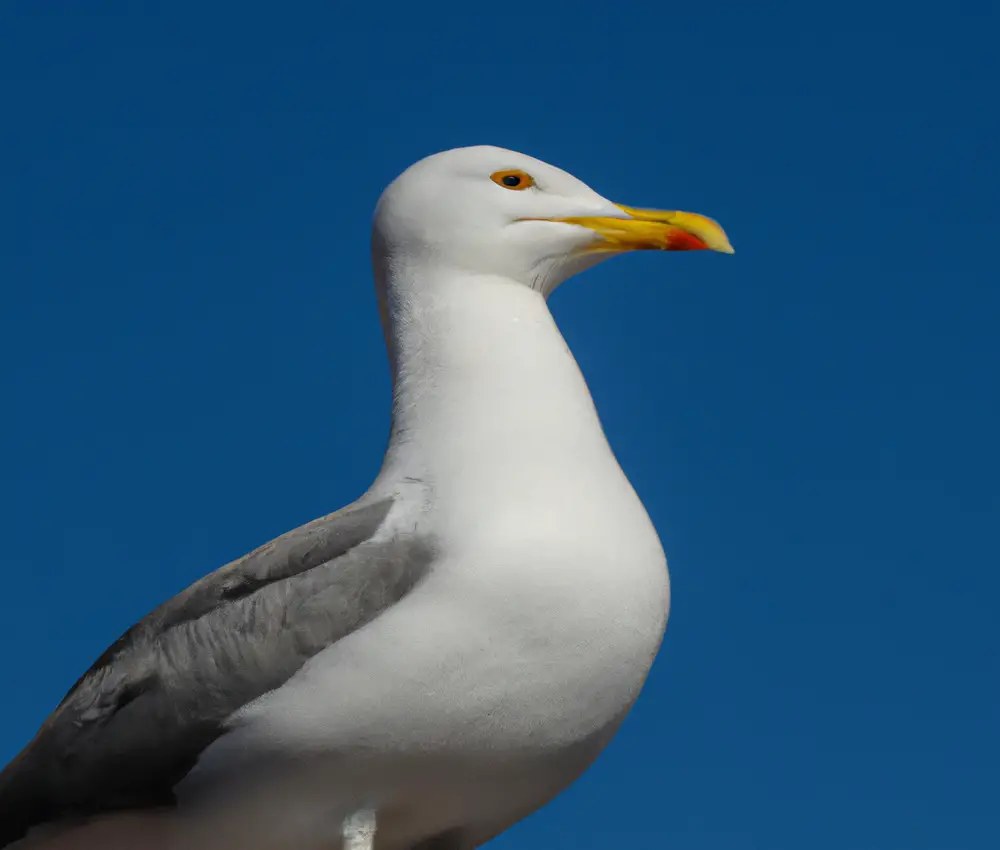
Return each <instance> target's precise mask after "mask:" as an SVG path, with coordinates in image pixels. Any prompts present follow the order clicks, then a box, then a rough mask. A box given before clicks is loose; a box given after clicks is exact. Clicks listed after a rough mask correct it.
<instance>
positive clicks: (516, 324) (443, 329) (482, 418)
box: [380, 267, 617, 489]
mask: <svg viewBox="0 0 1000 850" xmlns="http://www.w3.org/2000/svg"><path fill="white" fill-rule="evenodd" d="M395 273H396V274H397V275H399V274H405V275H406V279H405V280H399V279H390V280H387V281H385V282H384V285H385V289H384V290H383V292H384V294H385V301H384V313H385V314H386V315H385V318H386V323H387V331H386V336H387V343H388V346H389V351H390V359H391V362H392V373H393V405H392V431H391V437H390V442H389V448H388V451H387V453H386V459H385V464H384V467H383V470H382V474H381V475H380V478H381V479H382V480H386V479H393V480H395V481H397V482H398V481H400V480H402V479H404V478H410V479H419V480H421V481H424V482H425V483H428V484H431V485H432V486H440V485H441V484H443V483H444V481H442V480H441V479H442V477H446V478H453V477H456V476H459V475H461V473H462V471H472V470H475V471H476V473H477V475H476V478H477V479H478V480H479V481H480V482H481V481H484V480H489V479H490V474H491V472H493V473H495V475H496V476H501V477H504V478H509V477H510V476H511V475H512V474H516V471H517V470H518V469H522V470H524V472H525V473H526V474H527V473H530V472H531V471H532V470H534V472H535V475H534V477H535V478H538V477H539V476H538V475H537V473H538V472H540V471H541V470H542V469H546V470H551V469H552V466H553V465H554V464H557V465H563V464H570V465H572V464H580V463H581V462H583V460H582V459H584V458H587V457H591V458H592V457H593V456H594V455H595V454H596V455H598V456H599V457H600V458H601V459H602V460H604V461H610V462H611V463H613V464H614V459H613V457H612V456H611V453H610V450H609V448H608V445H607V441H606V440H605V438H604V433H603V431H602V430H601V426H600V422H599V421H598V417H597V412H596V410H595V409H594V404H593V401H592V399H591V397H590V393H589V391H588V390H587V385H586V383H585V382H584V379H583V376H582V375H581V374H580V370H579V368H578V366H577V364H576V361H575V360H574V359H573V356H572V354H571V353H570V351H569V348H568V347H567V346H566V343H565V341H564V340H563V338H562V336H561V334H560V333H559V331H558V329H557V328H556V325H555V322H554V321H553V319H552V316H551V314H550V313H549V310H548V307H547V306H546V304H545V300H544V298H543V297H542V296H541V295H540V294H539V293H537V292H534V291H532V290H530V289H528V288H527V287H525V286H523V285H521V284H519V283H516V282H513V281H509V280H505V279H503V278H496V277H476V276H473V275H470V274H468V273H464V272H453V273H450V274H449V273H442V271H441V269H440V268H436V269H435V270H434V272H433V274H430V273H429V272H428V271H427V270H426V269H422V268H420V267H417V268H413V267H409V268H406V269H405V270H397V271H396V272H395ZM389 274H391V272H389ZM615 468H616V469H617V464H615ZM520 483H522V484H524V485H525V486H529V489H530V488H531V487H537V481H534V482H528V481H524V482H520Z"/></svg>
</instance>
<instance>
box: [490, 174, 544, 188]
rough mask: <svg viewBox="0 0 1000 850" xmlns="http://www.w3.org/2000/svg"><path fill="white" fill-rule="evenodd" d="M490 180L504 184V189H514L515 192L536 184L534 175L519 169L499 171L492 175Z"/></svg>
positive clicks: (498, 184) (499, 184)
mask: <svg viewBox="0 0 1000 850" xmlns="http://www.w3.org/2000/svg"><path fill="white" fill-rule="evenodd" d="M490 180H492V181H493V182H494V183H496V184H497V186H503V187H504V189H513V190H514V191H515V192H520V191H522V190H523V189H530V188H531V187H532V186H534V185H535V178H534V177H532V176H531V175H530V174H527V173H525V172H524V171H520V170H518V169H512V170H510V171H497V172H495V173H493V174H491V175H490Z"/></svg>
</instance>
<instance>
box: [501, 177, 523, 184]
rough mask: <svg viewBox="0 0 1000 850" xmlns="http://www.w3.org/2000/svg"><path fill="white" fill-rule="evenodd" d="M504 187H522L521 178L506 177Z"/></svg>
mask: <svg viewBox="0 0 1000 850" xmlns="http://www.w3.org/2000/svg"><path fill="white" fill-rule="evenodd" d="M503 185H504V186H520V185H521V178H520V177H518V176H517V175H516V174H508V175H506V176H505V177H504V178H503Z"/></svg>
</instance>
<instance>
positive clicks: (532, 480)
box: [199, 279, 669, 812]
mask: <svg viewBox="0 0 1000 850" xmlns="http://www.w3.org/2000/svg"><path fill="white" fill-rule="evenodd" d="M438 285H439V287H441V286H444V287H445V288H444V289H439V290H437V291H435V292H432V293H429V294H428V295H427V297H426V298H425V300H424V301H423V302H417V303H413V302H410V303H408V305H407V309H408V310H409V312H408V314H407V315H403V316H397V317H395V321H394V328H395V329H396V334H397V336H396V338H395V339H394V340H393V345H394V349H395V351H396V358H397V374H396V376H395V377H396V393H395V399H394V408H393V436H392V440H391V444H390V447H389V450H388V452H387V454H386V460H385V464H384V466H383V470H382V473H381V474H380V476H379V478H378V480H377V482H376V484H375V485H374V488H373V489H374V490H375V491H376V492H377V493H392V494H393V495H395V496H396V497H397V502H396V506H395V507H394V509H393V512H392V513H391V514H390V516H389V518H388V521H387V524H386V525H385V526H384V528H383V530H382V532H381V533H382V534H391V533H393V532H394V530H396V529H405V530H406V531H414V530H415V531H416V532H417V533H424V534H430V535H433V536H434V537H435V538H436V539H437V540H438V543H439V547H440V552H441V557H440V559H439V560H438V561H437V562H435V564H434V565H433V567H432V571H431V573H430V575H429V577H428V578H427V579H426V580H425V581H424V582H423V583H422V584H421V585H419V587H418V588H417V589H416V590H415V591H414V592H413V593H411V595H410V596H408V597H407V598H405V599H404V600H403V601H402V602H400V603H399V604H397V605H396V606H394V607H393V608H392V609H390V610H389V611H387V612H385V613H384V614H382V615H381V616H380V617H378V618H377V619H376V620H374V621H373V622H371V623H370V624H368V625H367V626H366V627H364V628H363V629H361V630H359V631H357V632H355V633H354V634H352V635H350V636H348V637H347V638H345V639H343V640H341V641H339V642H338V643H337V644H335V645H333V646H331V647H330V648H329V649H327V650H326V651H324V652H323V653H321V654H320V655H319V656H317V657H315V658H314V659H312V661H311V662H310V663H308V664H307V665H306V666H305V667H304V668H303V669H302V671H300V673H299V674H297V675H296V676H295V677H294V678H293V679H292V680H290V681H289V682H288V683H287V684H286V685H285V686H283V687H282V688H280V689H278V690H277V691H274V692H272V693H271V694H269V695H267V696H266V697H265V698H263V699H261V700H258V701H257V702H256V703H254V704H253V705H252V706H251V707H249V708H248V709H247V710H245V711H244V712H242V713H241V716H240V718H239V729H238V731H237V732H235V733H234V734H231V735H229V736H227V737H225V738H223V739H221V740H220V741H219V742H217V743H216V744H215V745H213V747H212V748H210V750H209V751H208V753H207V754H206V758H205V759H203V762H202V765H201V766H200V768H199V770H209V771H210V770H212V769H218V768H220V767H224V766H225V765H226V764H230V765H231V764H234V763H237V762H238V761H240V760H241V755H240V754H246V753H248V752H255V751H260V750H261V749H269V748H270V745H271V744H275V743H280V747H279V749H280V750H281V751H282V752H288V751H289V750H292V751H300V752H302V753H303V754H309V755H325V756H326V757H328V763H329V765H331V771H332V772H331V773H330V775H329V777H328V778H329V779H330V782H331V787H330V788H329V789H328V791H329V794H333V795H334V796H337V795H338V794H340V795H343V794H350V795H354V796H356V797H357V799H354V800H353V801H342V802H344V805H345V806H347V807H348V808H349V806H350V805H353V804H355V803H359V804H360V803H364V804H370V802H371V800H370V798H372V797H380V798H381V799H382V800H383V801H384V800H385V799H387V798H390V797H391V798H392V799H394V800H397V802H399V800H400V799H402V798H407V795H410V796H411V797H412V795H414V794H416V793H417V790H416V786H417V785H427V787H429V785H428V783H429V779H428V775H427V772H428V768H427V765H429V764H434V765H436V767H435V768H434V774H435V776H437V777H438V778H439V779H442V782H443V785H442V788H444V789H446V790H447V793H446V794H444V791H442V793H443V794H444V796H446V797H449V799H457V800H460V801H461V800H464V803H462V805H466V806H474V805H475V801H476V800H477V799H480V798H483V797H485V796H488V790H487V786H489V784H490V782H491V781H492V780H491V778H490V775H489V771H495V770H504V771H509V770H516V769H522V768H523V770H524V771H525V772H526V775H532V776H536V777H537V782H538V785H537V788H535V790H533V791H531V792H530V794H533V795H534V796H535V797H538V796H539V795H542V796H544V795H545V794H551V793H555V792H556V791H558V790H559V789H560V788H561V787H562V786H564V785H565V784H567V783H568V782H570V781H571V780H572V779H573V778H574V777H575V776H576V775H577V773H578V772H579V771H580V770H581V769H582V767H583V766H585V764H586V762H588V761H589V760H590V759H591V758H593V756H594V755H596V753H597V752H598V751H599V749H600V748H601V747H602V746H603V744H604V743H606V742H607V739H608V737H609V736H610V735H611V734H612V733H613V731H614V729H615V728H616V727H617V724H618V723H619V722H620V720H621V718H622V717H623V716H624V713H625V712H626V711H627V710H628V708H629V707H630V705H631V703H632V701H633V700H634V699H635V697H636V696H637V695H638V692H639V689H640V688H641V686H642V683H643V681H644V679H645V677H646V674H647V672H648V670H649V667H650V665H651V663H652V660H653V656H654V655H655V653H656V650H657V647H658V646H659V641H660V638H661V636H662V633H663V628H664V626H665V623H666V618H667V610H668V606H669V588H668V580H667V573H666V563H665V559H664V555H663V551H662V549H661V547H660V542H659V539H658V538H657V535H656V533H655V530H654V529H653V527H652V524H651V523H650V521H649V519H648V517H647V515H646V512H645V510H644V509H643V507H642V504H641V503H640V502H639V500H638V498H637V497H636V495H635V493H634V491H633V489H632V487H631V486H630V484H629V483H628V481H627V480H626V478H625V476H624V474H623V473H622V471H621V469H620V468H619V466H618V464H617V462H616V461H615V458H614V456H613V454H612V452H611V450H610V448H609V447H608V445H607V442H606V440H605V437H604V434H603V432H602V430H601V427H600V423H599V421H598V418H597V414H596V412H595V410H594V406H593V403H592V401H591V398H590V395H589V392H588V391H587V387H586V384H585V383H584V380H583V378H582V376H581V375H580V372H579V369H578V368H577V365H576V363H575V361H574V360H573V358H572V355H571V354H570V353H569V351H568V349H567V347H566V345H565V343H564V342H563V340H562V337H561V336H560V334H559V332H558V330H557V329H556V327H555V324H554V323H553V321H552V318H551V316H550V315H549V313H548V310H547V308H546V306H545V303H544V301H543V300H542V299H541V297H540V296H538V295H537V294H536V293H533V292H531V291H529V290H527V289H525V288H524V287H522V286H520V285H517V284H506V283H504V282H486V283H483V282H481V281H477V282H469V281H467V280H461V279H456V280H454V281H451V282H450V283H449V284H447V285H446V284H442V283H441V282H439V283H438ZM432 295H433V296H434V297H431V296H432ZM477 752H479V753H484V754H489V757H488V758H485V759H484V761H483V763H482V766H481V767H482V769H479V768H474V769H472V768H470V767H469V758H470V754H474V753H477ZM406 753H408V754H411V755H412V756H413V758H414V760H415V762H414V763H415V764H417V765H420V764H423V765H424V768H420V767H418V768H416V772H417V774H418V775H419V776H420V777H421V778H420V780H419V782H417V783H416V784H415V785H414V786H413V787H411V788H409V790H404V791H400V790H399V789H398V788H397V789H396V790H392V791H390V790H389V789H388V785H389V784H392V783H395V782H396V780H395V779H391V778H390V775H389V774H390V773H391V774H392V775H396V776H398V775H399V769H400V768H399V764H400V762H399V757H400V755H401V754H406ZM504 753H507V754H508V756H507V757H502V756H503V754H504ZM560 753H563V755H560ZM581 754H582V755H581ZM383 756H385V757H389V756H391V757H392V762H393V769H392V771H388V772H386V773H381V772H379V771H378V770H377V769H376V768H372V767H371V765H373V764H376V763H378V762H379V760H380V757H383ZM452 756H454V760H455V763H454V764H453V768H454V771H453V772H452V771H450V770H449V769H448V768H447V767H445V768H441V765H442V764H444V765H448V764H450V763H451V761H450V759H451V758H452ZM539 757H541V758H542V759H543V761H544V760H545V759H548V760H549V763H550V767H549V768H548V769H544V768H540V767H539V765H538V764H537V763H536V762H537V759H538V758H539ZM422 760H423V761H422ZM458 763H461V764H462V765H464V767H462V768H459V766H458ZM518 764H521V765H522V768H517V767H516V765H518ZM363 765H368V767H363ZM529 765H530V768H529ZM442 770H443V773H442ZM469 770H471V774H470V773H469ZM363 776H367V777H368V778H367V779H364V778H363ZM442 777H443V778H442ZM449 777H450V779H449ZM493 778H494V779H495V778H496V777H493ZM477 782H478V783H480V784H481V786H482V787H480V788H479V789H478V790H477V789H476V788H475V787H474V786H475V785H476V783H477ZM431 784H433V783H431ZM529 785H530V783H529ZM525 787H526V788H527V787H528V786H527V785H526V786H525ZM532 787H534V786H532ZM426 790H427V788H424V791H426ZM439 790H441V789H439ZM525 793H526V794H528V793H529V792H528V791H526V792H525ZM329 794H328V795H327V799H329ZM358 795H360V796H358ZM366 800H367V801H368V802H366ZM540 802H542V801H541V800H539V799H530V800H528V799H526V800H523V801H520V802H518V801H512V802H511V806H512V809H511V811H512V812H513V811H514V810H515V809H516V808H517V807H518V806H522V807H523V806H528V807H529V808H530V807H531V806H533V805H538V804H540ZM411 803H412V799H411ZM399 805H403V806H404V808H405V805H404V804H403V803H399ZM491 805H492V806H493V807H494V810H495V806H496V800H495V798H494V799H493V800H492V802H491Z"/></svg>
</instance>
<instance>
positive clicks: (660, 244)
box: [554, 204, 734, 254]
mask: <svg viewBox="0 0 1000 850" xmlns="http://www.w3.org/2000/svg"><path fill="white" fill-rule="evenodd" d="M615 206H616V207H618V208H619V209H620V210H622V212H625V213H627V214H628V215H629V218H612V217H610V216H609V217H604V216H580V217H576V218H559V219H554V220H555V221H561V222H564V223H565V224H578V225H580V226H581V227H586V228H588V229H590V230H593V231H594V232H595V233H598V234H600V235H601V237H602V239H601V241H600V242H595V243H594V245H593V246H592V247H591V248H590V249H589V250H591V251H637V250H639V251H641V250H651V249H652V250H660V251H698V250H705V249H708V250H711V251H720V252H722V253H723V254H732V253H734V251H733V246H732V245H730V244H729V239H728V238H727V236H726V232H725V231H724V230H723V229H722V228H721V227H719V225H718V224H717V223H716V222H714V221H713V220H712V219H710V218H707V217H706V216H703V215H698V214H697V213H689V212H678V211H676V210H675V211H666V210H640V209H636V208H634V207H624V206H622V205H621V204H615Z"/></svg>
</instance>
